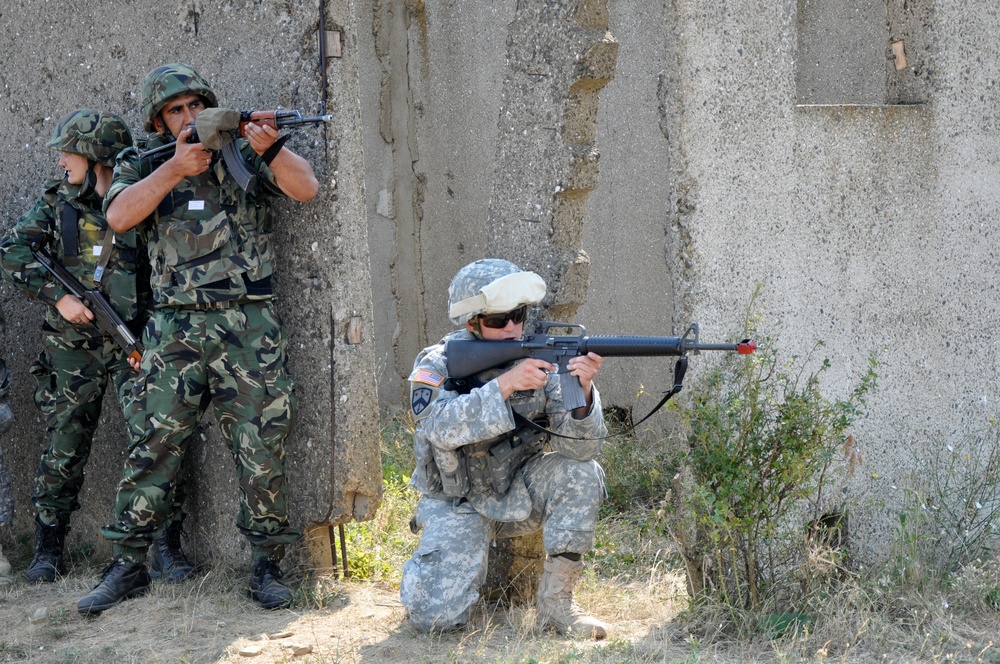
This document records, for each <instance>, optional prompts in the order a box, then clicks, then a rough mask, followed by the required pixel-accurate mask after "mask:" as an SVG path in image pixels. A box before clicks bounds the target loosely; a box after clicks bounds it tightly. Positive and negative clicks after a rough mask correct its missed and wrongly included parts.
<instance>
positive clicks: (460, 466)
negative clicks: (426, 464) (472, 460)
mask: <svg viewBox="0 0 1000 664" xmlns="http://www.w3.org/2000/svg"><path fill="white" fill-rule="evenodd" d="M431 454H432V455H433V456H434V463H435V465H436V466H437V469H438V474H439V475H440V478H441V493H443V494H444V495H446V496H448V497H449V498H464V497H465V496H467V495H469V488H470V487H469V471H468V469H467V468H466V463H465V454H464V453H463V452H462V451H461V450H442V449H438V448H436V447H434V446H433V445H432V446H431Z"/></svg>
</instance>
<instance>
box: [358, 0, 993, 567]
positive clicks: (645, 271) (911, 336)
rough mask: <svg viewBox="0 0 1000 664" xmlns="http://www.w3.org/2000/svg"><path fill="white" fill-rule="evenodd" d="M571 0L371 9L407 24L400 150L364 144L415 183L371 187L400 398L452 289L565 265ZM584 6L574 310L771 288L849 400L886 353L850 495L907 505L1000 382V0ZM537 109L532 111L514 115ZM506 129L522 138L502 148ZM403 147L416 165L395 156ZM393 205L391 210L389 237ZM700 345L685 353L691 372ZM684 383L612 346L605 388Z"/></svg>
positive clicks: (798, 342)
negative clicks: (591, 93)
mask: <svg viewBox="0 0 1000 664" xmlns="http://www.w3.org/2000/svg"><path fill="white" fill-rule="evenodd" d="M571 4H574V3H563V2H547V3H542V2H524V1H522V2H515V1H514V0H510V1H506V2H496V3H488V4H487V3H483V4H481V5H479V4H477V5H474V4H473V3H467V2H440V3H427V5H424V4H423V3H420V2H409V3H401V2H393V1H392V0H382V2H381V4H380V5H379V6H380V7H382V8H383V9H382V10H383V11H388V10H389V8H390V7H391V8H392V9H393V10H394V11H397V12H403V13H404V14H406V15H407V16H409V19H408V21H409V22H407V19H406V18H405V17H404V18H398V17H397V19H396V20H397V25H398V32H396V33H394V35H395V36H398V37H399V38H402V36H403V35H404V34H405V36H406V45H405V47H404V46H403V45H400V44H399V43H398V42H394V44H395V47H396V49H397V50H396V51H395V55H396V58H405V66H404V64H403V63H402V62H400V60H398V59H392V58H391V57H389V58H388V59H387V57H386V56H385V52H386V51H384V50H383V51H382V52H381V55H380V56H379V60H378V66H379V69H380V71H382V72H383V73H384V78H383V79H382V81H383V85H385V84H386V82H387V81H388V85H389V86H390V87H392V89H393V90H394V92H393V97H392V99H394V100H396V101H398V102H399V105H402V104H405V106H404V107H402V108H400V106H399V105H397V104H391V105H390V107H389V111H390V112H391V114H393V116H395V114H397V113H403V114H405V115H406V116H407V118H408V124H406V126H405V127H403V125H397V127H398V128H400V130H401V131H402V130H404V129H405V132H406V133H399V134H393V135H392V136H391V137H390V138H391V140H390V141H389V142H388V143H387V142H386V137H385V136H383V137H381V140H380V139H377V138H375V137H374V134H373V132H371V131H369V132H368V133H367V134H366V136H367V138H366V140H367V141H369V144H372V145H374V146H376V147H377V148H378V149H379V150H381V151H382V157H383V158H384V161H383V163H382V165H381V166H380V167H379V168H377V169H375V170H374V172H373V170H372V169H373V162H371V161H369V168H370V170H369V174H368V177H369V181H371V179H372V178H373V176H374V177H375V178H376V179H377V180H378V182H380V183H383V184H381V186H383V187H384V186H386V184H385V183H390V182H391V181H392V177H391V173H392V171H393V169H394V168H395V169H399V170H400V171H406V173H407V175H408V177H409V178H410V181H411V183H412V184H413V186H412V191H411V193H406V192H402V191H401V190H400V189H399V184H398V182H397V183H396V187H397V188H396V190H395V191H396V193H397V194H401V193H402V194H403V195H401V196H400V197H399V198H398V199H394V200H395V202H394V203H393V206H392V207H390V208H387V207H386V206H384V205H383V206H382V207H381V208H379V200H378V197H377V196H376V192H377V191H378V190H379V189H378V187H376V186H374V185H370V186H369V188H368V209H369V212H373V211H376V214H374V215H373V216H372V217H371V219H372V222H371V223H372V227H373V229H382V232H381V234H380V233H379V232H378V231H377V230H373V232H372V233H371V236H372V238H373V239H377V240H378V241H379V242H378V243H376V244H373V247H372V256H373V266H374V267H375V269H374V270H373V272H375V273H379V272H382V274H381V276H380V277H377V278H376V280H375V282H374V288H375V298H376V302H377V305H376V310H377V312H378V313H377V315H378V316H380V317H381V318H380V319H379V320H380V321H381V322H382V323H383V324H384V327H382V328H381V329H380V333H379V336H378V338H377V340H376V347H377V354H378V356H379V357H380V362H381V364H380V367H381V373H380V381H379V390H380V391H379V395H380V399H381V403H382V404H383V406H387V407H392V406H394V405H396V404H399V403H401V398H402V392H403V389H404V384H403V382H402V380H401V379H402V378H403V377H405V376H406V374H407V373H408V372H409V368H410V363H411V361H412V357H413V354H414V351H415V350H417V349H419V348H420V347H422V346H423V345H424V344H425V343H426V342H427V341H433V340H435V339H436V338H437V337H439V336H440V335H441V334H442V333H444V332H446V331H447V330H448V329H450V328H449V326H448V324H447V322H446V320H445V306H446V305H445V300H446V287H447V283H448V280H449V279H450V278H451V276H452V275H453V274H454V272H455V271H456V269H457V268H458V267H460V266H461V265H463V264H465V263H466V262H468V261H469V260H471V259H474V258H477V257H480V256H481V255H483V253H484V252H486V253H491V252H498V253H500V254H501V255H502V256H503V257H507V258H511V259H514V260H521V261H523V262H526V263H527V266H528V267H532V268H541V269H542V270H543V273H544V274H546V276H547V277H552V276H555V277H556V278H557V280H558V278H559V277H560V276H561V275H562V274H564V273H563V272H561V271H560V270H559V269H555V270H551V269H550V268H551V267H552V266H551V265H550V264H549V261H548V259H549V258H551V257H555V256H563V257H565V256H566V255H567V254H568V250H567V247H565V246H564V245H565V242H566V235H567V234H566V232H564V230H563V229H562V228H560V227H558V225H557V224H555V223H554V222H553V220H554V219H555V218H556V217H555V215H551V214H549V212H548V211H547V210H548V209H549V208H551V207H554V206H556V205H557V204H558V200H557V197H556V192H555V189H554V188H552V189H549V190H546V188H545V187H546V186H547V185H551V184H552V182H553V181H555V180H558V177H555V178H553V176H552V175H551V174H552V172H553V171H558V169H559V168H560V164H564V163H565V162H562V161H560V159H561V155H560V152H559V150H557V149H555V147H554V146H556V143H554V142H553V141H551V140H550V138H549V137H548V135H547V134H546V133H545V132H544V131H536V130H537V129H538V128H539V127H548V128H549V131H550V132H552V133H557V134H558V133H559V132H561V131H563V130H564V126H563V125H561V118H562V117H563V116H561V115H560V113H561V112H562V111H564V110H565V101H566V98H567V96H568V95H569V91H568V90H567V86H566V85H557V86H551V85H550V83H551V82H552V79H559V80H562V81H567V80H569V77H570V76H571V75H572V71H574V69H575V67H576V63H572V62H567V61H565V60H563V59H561V58H562V55H561V53H562V52H563V51H562V50H561V49H563V48H564V47H565V46H566V45H567V43H569V41H571V39H570V38H569V37H568V36H569V35H570V34H571V33H572V31H573V30H574V29H576V28H577V27H579V23H578V21H577V16H578V13H575V11H574V9H573V7H570V5H571ZM575 5H576V7H577V8H578V9H580V11H582V12H590V11H597V12H598V13H600V12H601V11H604V12H606V14H607V17H608V18H607V29H608V31H609V32H610V34H611V35H612V36H613V38H614V39H615V40H616V42H617V45H618V46H617V58H616V64H615V69H614V72H613V78H612V80H610V81H609V82H607V84H606V86H605V87H604V88H603V89H602V90H601V91H600V93H599V103H598V105H597V109H596V118H597V131H596V134H595V136H594V140H593V145H594V147H595V149H596V150H597V151H599V153H600V159H599V174H598V175H597V176H596V183H595V184H596V186H595V188H594V189H593V190H592V192H590V195H589V197H588V198H587V200H586V205H585V214H584V216H583V217H582V221H581V222H580V224H579V226H578V227H576V228H574V229H572V230H571V231H570V232H571V233H575V234H576V235H574V236H573V238H572V241H571V245H572V249H573V250H574V251H575V250H580V251H584V252H586V253H587V254H588V256H589V266H588V269H589V282H588V281H587V279H586V278H584V279H582V280H580V282H579V283H577V284H575V285H573V287H574V288H576V289H577V290H576V291H575V292H574V293H573V295H572V297H571V298H569V299H571V300H573V301H574V302H575V301H576V300H579V299H583V300H584V301H583V302H582V304H579V306H575V307H573V308H569V309H565V310H564V311H565V312H566V313H567V314H569V315H570V316H571V317H572V318H573V319H574V320H575V321H576V322H579V323H583V324H585V325H586V326H587V327H588V329H589V331H590V332H591V333H596V334H613V333H631V334H670V333H674V334H677V333H680V332H683V329H684V326H685V325H686V324H687V323H688V322H689V321H691V320H697V321H699V322H700V323H701V326H702V337H703V340H710V341H723V340H732V339H733V338H734V337H735V336H736V335H738V334H739V332H740V330H741V327H740V325H741V322H742V319H743V315H744V311H745V309H746V306H747V303H748V302H749V300H750V296H751V294H752V292H753V291H754V288H755V286H756V285H757V284H758V283H759V284H761V286H762V291H761V296H760V299H759V305H760V306H761V307H762V310H763V314H764V320H765V323H766V325H767V327H768V328H769V329H770V330H772V331H774V332H776V333H777V343H778V344H779V345H780V348H781V349H782V351H783V352H784V353H787V354H789V355H790V354H802V353H805V352H807V351H808V350H809V349H810V348H812V347H813V345H814V343H815V341H816V340H817V339H822V340H824V341H825V342H826V347H825V351H824V354H825V355H828V356H829V357H830V359H831V361H832V363H833V368H832V370H831V371H830V372H828V373H827V374H826V383H825V386H824V388H825V390H826V391H827V392H828V393H829V394H830V395H832V396H841V395H846V392H847V390H848V389H849V386H850V385H852V384H853V383H854V382H855V381H856V380H857V379H858V378H859V376H860V375H861V374H862V373H863V372H864V370H865V369H866V367H867V358H868V357H869V356H872V355H878V356H879V358H880V359H881V360H882V361H883V363H884V364H883V366H882V367H881V368H880V372H879V373H880V385H881V389H880V390H879V393H878V395H877V397H876V398H875V399H874V400H873V402H872V404H871V413H870V415H869V416H868V417H866V418H864V419H863V420H862V421H861V422H860V423H859V424H858V426H857V431H856V437H857V440H858V443H859V445H860V446H861V451H862V455H863V458H864V467H863V468H862V469H861V471H860V472H859V473H858V474H857V475H856V476H855V479H854V483H853V484H852V487H851V495H852V496H854V497H857V498H859V499H860V500H862V501H863V502H864V501H868V504H871V505H874V504H877V502H878V501H883V502H885V503H887V504H892V502H893V501H894V500H895V498H894V495H895V494H894V489H892V487H893V486H897V485H898V482H899V481H900V480H901V479H902V475H903V473H904V472H906V470H907V469H908V468H910V467H911V466H912V459H913V456H914V454H916V455H918V456H919V454H920V449H921V446H923V445H945V444H947V443H948V441H950V440H954V439H956V438H958V437H961V436H963V435H965V434H967V433H968V432H970V431H972V430H974V429H976V428H978V427H979V426H980V425H982V424H983V423H984V422H985V420H986V418H987V417H989V416H993V415H995V414H996V405H995V404H996V401H997V398H998V396H1000V395H998V393H997V380H996V379H997V370H996V365H997V363H996V361H995V360H996V358H995V357H994V356H995V354H996V351H995V350H994V347H995V345H994V344H991V343H990V341H991V336H992V335H991V332H992V323H993V322H994V321H995V320H996V319H997V315H998V305H997V302H996V300H997V298H996V297H995V294H996V288H997V279H998V278H997V276H996V274H997V260H996V257H995V255H994V254H995V252H993V250H992V248H991V247H992V246H993V243H994V241H995V240H996V238H995V237H994V235H995V229H994V228H993V224H991V219H992V218H993V217H995V216H997V211H998V207H1000V193H998V192H1000V190H998V189H997V187H996V182H997V181H998V180H997V169H998V159H1000V158H998V157H997V155H998V149H997V148H998V145H997V143H998V132H997V127H998V122H997V112H996V110H995V109H996V108H998V103H997V102H998V94H1000V93H998V86H997V84H996V81H997V80H998V66H1000V61H998V59H997V58H996V57H995V55H993V54H992V50H991V48H990V35H991V34H995V33H996V31H997V30H998V29H1000V15H998V12H997V11H996V8H995V7H994V6H993V5H991V4H990V3H985V2H978V3H973V4H972V5H969V4H968V3H958V2H955V1H953V0H939V1H937V2H931V0H905V1H904V0H888V1H887V2H855V1H848V0H837V1H833V2H816V1H815V0H781V1H780V2H774V3H760V2H726V3H713V2H705V1H704V0H671V1H670V2H667V1H663V2H645V1H639V0H608V1H607V2H606V3H605V2H598V1H596V0H595V1H593V2H579V3H575ZM595 8H597V9H596V10H595ZM531 12H535V13H534V15H533V16H532V18H533V20H534V22H533V23H532V22H531V21H529V20H526V19H527V17H528V16H529V14H530V13H531ZM384 25H385V23H384V22H383V23H380V24H378V25H376V28H378V27H379V26H384ZM404 30H405V32H404ZM376 32H377V30H376ZM543 33H544V34H545V35H546V36H545V37H544V38H541V39H539V38H538V35H540V34H543ZM567 40H569V41H567ZM389 63H391V65H390V64H389ZM532 72H534V74H535V75H536V80H535V82H534V83H531V82H530V76H531V74H532ZM560 77H562V78H560ZM570 87H572V84H570ZM512 98H513V99H516V100H517V101H512ZM385 99H386V97H384V96H383V97H381V98H376V97H375V95H371V96H370V97H369V98H368V99H367V100H365V102H364V103H363V105H365V108H366V114H367V115H371V116H377V115H379V114H382V115H383V116H384V114H385V113H386V112H387V110H386V109H387V107H386V105H385ZM539 99H540V100H541V101H540V102H537V104H538V105H537V106H536V107H535V108H536V110H539V112H540V114H539V115H538V117H537V119H536V121H535V122H531V121H529V120H528V119H527V116H526V115H518V114H517V113H516V112H515V113H514V114H513V115H511V114H510V113H509V112H508V111H510V110H511V109H512V108H514V109H515V110H516V109H517V108H518V106H519V105H520V107H529V105H530V104H531V103H535V102H534V101H533V100H539ZM512 122H513V123H514V124H515V125H516V126H515V132H514V133H518V132H520V134H521V135H522V136H524V137H525V139H524V140H523V141H519V142H518V141H514V140H513V139H508V138H506V137H507V136H508V133H509V132H510V128H511V124H512ZM505 140H507V141H508V143H507V144H506V145H505V143H504V141H505ZM404 144H405V146H406V150H408V151H406V152H401V151H400V150H402V149H403V148H402V147H400V146H403V145H404ZM387 145H391V146H392V148H391V149H390V148H389V147H387ZM414 148H415V149H414ZM371 153H372V152H371V151H370V150H369V151H368V155H369V156H370V155H371ZM400 155H403V156H405V158H406V159H407V161H406V163H405V164H404V165H401V166H396V165H394V163H395V162H394V158H396V157H398V156H400ZM512 171H519V172H517V173H516V174H514V175H512ZM491 179H492V181H493V184H492V185H491V184H490V181H491ZM518 191H520V192H521V194H520V196H521V197H520V199H518V198H517V196H518V193H517V192H518ZM546 191H548V198H547V199H546V196H545V192H546ZM488 197H489V198H488ZM505 197H514V200H513V201H511V200H507V198H505ZM531 202H537V203H538V204H539V205H540V206H541V208H540V211H541V212H542V214H541V215H538V216H536V220H538V219H539V218H540V220H541V221H540V223H536V226H534V227H533V228H535V229H536V231H537V232H536V233H535V234H531V233H530V232H529V233H527V234H525V233H524V232H523V231H524V229H523V228H520V227H519V226H518V223H519V220H523V219H526V218H530V217H531V215H530V212H531V211H532V208H531V207H530V206H529V205H528V203H531ZM518 205H520V206H521V207H520V208H519V207H518ZM402 208H406V212H405V215H404V216H406V221H405V224H401V218H400V216H399V215H401V214H404V213H403V212H402V211H401V209H402ZM377 210H378V211H383V212H384V211H385V210H391V211H393V212H394V213H395V214H396V215H397V216H396V218H395V219H393V220H392V221H394V222H395V223H396V227H395V232H394V233H392V232H390V231H389V229H390V228H391V223H390V217H388V216H385V215H384V214H383V215H380V214H378V212H377ZM535 210H536V211H538V210H539V209H538V208H535ZM525 211H528V212H529V214H522V213H523V212H525ZM521 223H522V225H525V224H523V221H521ZM383 242H387V243H390V244H383ZM561 243H562V244H561ZM402 256H405V260H404V259H403V258H401V257H402ZM385 268H389V269H385ZM546 270H549V271H546ZM584 276H585V277H586V275H584ZM379 279H381V280H382V281H381V282H380V281H379ZM404 287H405V289H411V291H406V290H405V289H404ZM393 289H395V290H393ZM410 292H412V293H415V294H417V295H418V298H416V299H414V298H411V297H410V296H409V293H410ZM564 296H565V294H560V295H557V297H564ZM550 304H552V303H550ZM556 304H557V303H556ZM708 361H710V360H709V359H708V358H706V357H705V356H702V357H701V358H696V359H695V360H693V361H692V369H691V372H692V374H693V373H697V372H698V371H699V367H700V366H701V364H702V363H704V362H708ZM669 380H670V363H669V362H666V361H664V362H662V363H660V364H655V363H652V362H646V361H644V362H639V361H632V360H614V361H609V362H608V363H607V364H606V368H605V370H604V371H602V375H601V379H600V385H601V388H602V392H604V394H605V397H606V400H607V402H608V403H612V404H616V405H621V406H625V407H632V408H635V409H636V410H637V411H642V410H644V409H645V407H646V406H647V405H651V404H652V403H653V402H654V399H653V397H654V396H655V394H650V392H651V391H655V392H658V391H659V390H661V389H663V387H664V386H665V385H667V384H668V381H669ZM642 391H645V392H646V393H645V394H643V395H642V396H640V397H637V396H636V395H637V394H639V393H640V392H642ZM869 499H877V500H869ZM888 515H889V512H887V511H885V512H882V511H879V510H876V509H875V508H872V510H871V513H870V514H866V515H863V516H862V518H860V519H856V520H855V521H853V522H852V529H853V530H854V532H855V534H857V535H858V537H857V540H858V542H859V543H861V544H862V545H867V544H872V543H875V542H878V541H879V540H880V539H882V538H883V536H884V535H885V531H886V529H887V528H889V527H891V525H892V524H891V521H890V519H889V516H888ZM862 548H864V546H863V547H862Z"/></svg>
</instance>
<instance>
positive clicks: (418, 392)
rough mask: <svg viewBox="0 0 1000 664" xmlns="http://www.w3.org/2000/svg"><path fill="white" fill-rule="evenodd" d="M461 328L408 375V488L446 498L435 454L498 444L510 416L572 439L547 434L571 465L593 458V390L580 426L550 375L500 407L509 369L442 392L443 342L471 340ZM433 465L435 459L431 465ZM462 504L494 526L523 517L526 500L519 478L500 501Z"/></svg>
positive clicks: (597, 446) (485, 498) (596, 404)
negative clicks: (544, 423)
mask: <svg viewBox="0 0 1000 664" xmlns="http://www.w3.org/2000/svg"><path fill="white" fill-rule="evenodd" d="M471 338H473V337H472V335H471V334H470V333H469V332H468V331H467V330H465V329H462V330H458V331H456V332H453V333H451V334H450V335H448V336H446V337H445V338H444V339H442V340H441V341H440V342H439V343H437V344H436V345H434V346H430V347H428V348H425V349H424V350H423V351H422V352H421V353H420V354H419V355H418V356H417V359H416V360H415V361H414V363H413V371H412V373H411V374H410V395H411V396H410V405H411V411H412V412H413V415H414V418H415V419H416V422H417V429H416V433H415V436H414V443H413V444H414V453H415V456H416V469H415V470H414V472H413V477H412V478H411V480H410V484H411V485H412V486H413V487H414V488H415V489H417V490H418V491H420V492H421V493H423V494H425V495H428V496H431V497H434V498H440V499H447V498H448V497H447V496H445V495H443V494H442V493H441V492H442V487H441V477H440V469H439V468H438V460H440V459H441V458H442V457H444V458H446V457H447V455H446V454H445V455H442V454H441V452H442V451H444V452H447V451H451V450H457V449H459V448H462V447H463V446H469V445H475V444H477V443H482V442H491V441H499V440H501V439H502V438H503V437H504V436H505V435H506V434H508V433H509V432H511V431H513V430H514V429H515V428H516V424H515V421H514V417H513V415H512V411H517V412H518V413H519V414H520V415H523V416H524V417H526V418H528V419H532V420H533V419H537V418H539V417H540V416H547V418H548V427H547V428H548V429H550V430H552V431H554V432H555V433H558V434H561V435H563V436H570V437H572V438H580V439H583V440H573V439H571V438H562V437H559V436H550V437H549V440H548V445H549V447H550V448H551V449H552V451H554V452H557V453H559V454H561V455H563V456H565V457H567V458H570V459H574V460H576V461H590V460H592V459H594V458H596V457H597V455H598V453H599V452H600V451H601V446H602V445H603V443H604V436H606V435H607V428H606V426H605V424H604V416H603V414H602V411H601V396H600V394H599V393H598V391H597V388H596V387H594V392H593V405H592V406H591V409H590V412H589V413H588V414H587V416H586V417H585V418H583V419H582V420H575V419H573V416H572V415H571V414H570V413H569V412H567V411H566V408H565V407H564V406H563V401H562V388H561V387H560V382H559V377H558V376H557V375H554V374H553V375H552V376H550V377H549V380H548V382H547V384H546V385H545V387H544V388H543V389H540V390H535V391H532V392H515V393H514V394H513V395H512V396H511V397H510V399H509V400H507V401H504V399H503V397H502V395H501V393H500V386H499V384H498V383H497V380H496V378H497V377H498V376H499V375H500V374H502V373H503V372H504V371H506V370H507V369H509V368H510V366H505V367H497V368H494V369H490V370H489V371H486V372H483V373H482V374H479V375H478V376H476V377H475V383H476V384H481V385H482V386H481V387H476V388H473V389H471V390H470V391H469V392H468V393H467V394H463V393H461V392H456V391H453V390H449V389H448V385H447V377H448V373H447V362H446V356H445V352H444V346H445V343H446V342H447V341H448V340H449V339H471ZM436 459H437V460H436ZM466 499H467V500H468V501H469V503H471V504H472V506H473V507H474V508H475V509H476V511H478V512H479V513H481V514H483V515H485V516H488V517H490V518H491V519H495V520H497V521H520V520H523V519H526V518H528V516H529V515H530V513H531V497H530V495H529V494H528V490H527V487H525V485H524V482H523V480H522V479H521V476H520V473H518V474H517V476H515V478H514V481H513V482H512V483H511V485H510V489H509V490H508V491H507V493H506V494H505V495H503V496H497V495H495V494H493V493H470V494H469V495H468V496H466Z"/></svg>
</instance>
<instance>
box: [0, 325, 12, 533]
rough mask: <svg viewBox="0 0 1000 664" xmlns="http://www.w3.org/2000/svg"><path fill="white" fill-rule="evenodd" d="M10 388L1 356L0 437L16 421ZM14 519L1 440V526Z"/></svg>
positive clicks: (8, 374) (8, 370)
mask: <svg viewBox="0 0 1000 664" xmlns="http://www.w3.org/2000/svg"><path fill="white" fill-rule="evenodd" d="M2 329H3V311H0V331H2ZM9 389H10V369H8V368H7V364H6V363H5V362H4V361H3V358H0V437H2V436H3V434H4V433H6V431H7V429H9V428H10V425H11V424H13V423H14V411H12V410H11V408H10V404H9V403H8V402H7V392H8V391H9ZM13 520H14V492H13V491H11V488H10V471H9V470H8V468H7V463H6V461H5V460H4V458H3V446H2V441H0V526H4V525H7V524H8V523H11V522H12V521H13Z"/></svg>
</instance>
